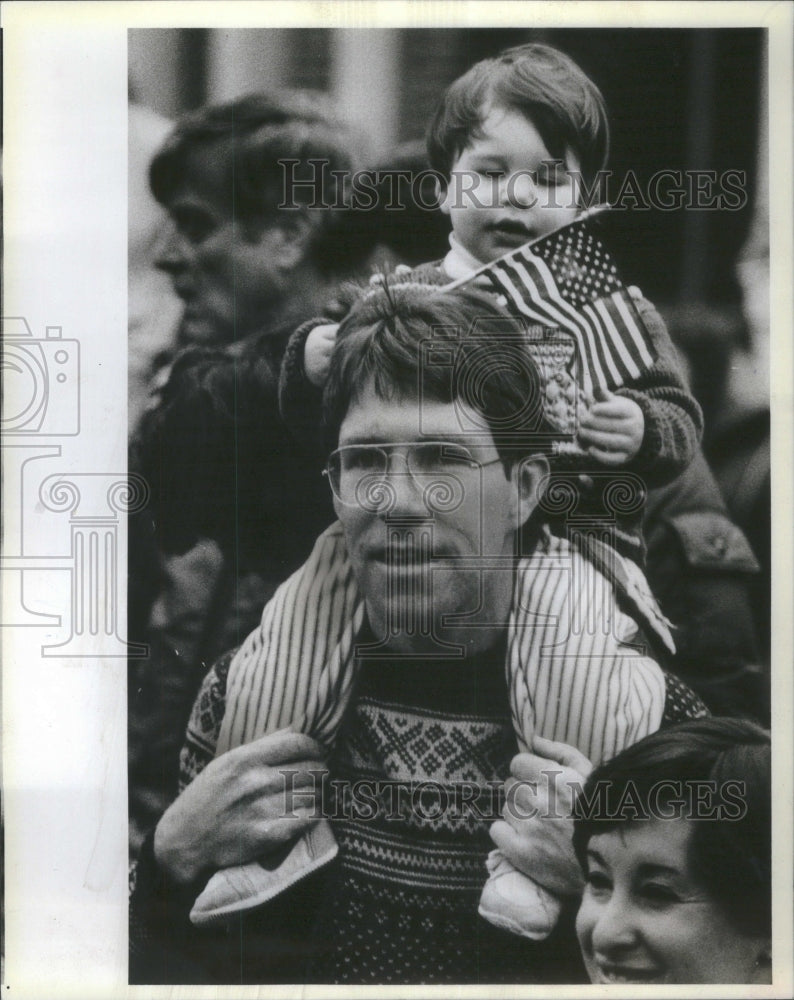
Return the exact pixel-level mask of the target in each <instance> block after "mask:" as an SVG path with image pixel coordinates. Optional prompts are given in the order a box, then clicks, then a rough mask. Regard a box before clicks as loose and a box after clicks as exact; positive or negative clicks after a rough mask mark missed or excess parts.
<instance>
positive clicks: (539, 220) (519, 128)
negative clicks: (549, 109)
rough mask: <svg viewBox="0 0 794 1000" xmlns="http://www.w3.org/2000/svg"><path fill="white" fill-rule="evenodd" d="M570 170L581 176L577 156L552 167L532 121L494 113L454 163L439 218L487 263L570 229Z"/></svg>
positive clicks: (573, 207)
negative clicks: (447, 219)
mask: <svg viewBox="0 0 794 1000" xmlns="http://www.w3.org/2000/svg"><path fill="white" fill-rule="evenodd" d="M571 170H573V171H578V170H579V161H578V159H577V157H576V155H575V154H574V153H573V151H572V150H570V149H568V150H567V151H566V155H565V162H564V163H563V164H560V163H557V164H556V166H555V164H554V158H553V157H552V155H551V153H550V152H549V151H548V149H547V148H546V144H545V143H544V141H543V139H542V138H541V136H540V133H539V132H538V130H537V129H536V128H535V126H534V125H533V124H532V122H531V121H529V119H527V118H525V117H524V116H523V115H522V114H520V113H519V112H517V111H511V110H509V109H506V108H501V107H493V108H491V109H490V110H489V111H488V113H487V114H486V116H485V120H484V122H483V127H482V136H481V137H480V138H476V139H472V140H471V142H470V143H469V145H468V146H467V147H466V148H465V149H464V150H463V152H462V153H461V154H460V155H459V156H458V158H457V160H456V161H455V162H454V163H453V165H452V177H451V180H450V184H449V187H448V188H447V191H446V192H445V194H444V197H443V201H442V203H441V210H442V212H444V213H445V214H446V215H449V217H450V221H451V222H452V229H453V231H454V233H455V235H456V236H457V238H458V239H459V240H460V242H461V243H462V244H463V246H464V247H465V248H466V249H467V250H468V251H469V253H470V254H473V255H474V256H475V257H476V258H477V259H478V260H479V261H481V262H482V263H487V262H488V261H491V260H494V259H495V258H497V257H501V256H502V254H505V253H507V252H508V251H510V250H515V249H516V247H519V246H521V245H522V244H523V243H526V242H528V241H529V240H532V239H537V238H538V237H540V236H547V235H548V234H549V233H552V232H554V230H555V229H559V228H560V226H563V225H565V224H566V223H568V222H571V221H573V219H574V218H575V217H576V215H577V214H578V211H579V210H578V207H577V205H576V188H575V187H574V182H573V180H572V178H571V176H570V173H569V171H571Z"/></svg>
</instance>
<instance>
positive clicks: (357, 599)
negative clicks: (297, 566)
mask: <svg viewBox="0 0 794 1000" xmlns="http://www.w3.org/2000/svg"><path fill="white" fill-rule="evenodd" d="M324 416H325V428H326V435H327V441H328V445H329V450H330V457H329V459H328V463H327V466H326V475H327V478H328V480H329V482H330V486H331V490H332V493H333V499H334V508H335V511H336V514H337V517H338V523H337V524H335V525H333V526H332V527H331V528H329V529H328V530H327V531H326V532H325V533H324V534H323V535H322V536H321V537H320V539H318V542H317V545H316V546H315V549H314V552H313V553H312V555H311V557H310V558H309V560H308V561H307V563H306V564H305V565H304V566H303V567H302V569H301V570H299V571H298V572H297V573H296V574H295V575H294V576H293V577H292V578H290V580H288V581H287V582H286V583H285V584H284V585H283V586H282V587H281V588H280V589H279V591H278V592H277V594H276V596H275V597H274V598H273V600H272V601H271V602H270V603H269V604H268V606H267V607H266V608H265V611H264V613H263V617H262V622H261V625H260V627H259V628H258V629H257V630H256V631H255V632H254V633H252V634H251V635H250V636H249V637H248V639H247V640H246V641H245V643H244V644H243V646H242V647H241V649H240V650H239V651H238V652H237V653H236V655H234V657H233V658H231V665H230V660H229V658H226V659H225V660H224V661H222V662H221V663H219V664H217V665H216V667H215V668H214V669H213V670H212V671H211V672H210V674H209V675H208V677H207V679H206V681H205V684H204V686H203V688H202V691H201V693H200V695H199V699H198V701H197V703H196V707H195V709H194V713H193V717H192V720H191V723H190V726H189V730H188V739H187V743H186V746H185V748H184V750H183V756H182V764H183V784H184V785H185V788H184V791H183V793H182V794H181V795H180V797H179V798H178V799H177V800H176V802H175V803H174V804H173V805H172V806H171V808H170V809H169V810H168V811H167V812H166V813H165V815H164V816H163V818H162V820H161V821H160V823H159V824H158V827H157V829H156V831H155V833H154V836H153V837H151V838H150V839H149V841H148V842H147V845H146V846H145V848H144V851H143V854H142V860H141V863H140V866H139V872H138V885H137V888H136V890H135V893H134V895H133V928H132V935H131V938H132V943H133V951H132V961H131V978H132V980H133V981H138V982H153V981H174V982H185V981H190V982H285V981H292V982H307V981H314V982H333V983H359V984H360V983H389V982H391V983H417V982H422V983H432V982H436V983H440V982H445V983H458V982H461V983H465V982H469V983H471V982H481V983H489V982H576V981H584V971H583V969H582V968H581V965H580V963H579V959H578V957H577V955H576V948H575V939H574V936H573V933H572V925H571V916H572V910H573V908H574V907H573V904H574V902H575V898H576V894H577V893H578V892H579V890H580V888H581V874H580V872H579V869H578V867H577V865H576V862H575V859H574V856H573V851H572V847H571V844H570V829H569V824H568V825H566V824H567V823H568V821H567V820H566V819H565V818H564V817H563V816H562V815H561V814H557V813H555V812H554V810H553V807H552V804H550V803H549V802H548V801H546V802H545V806H544V804H543V800H544V794H546V795H547V793H548V789H547V790H546V792H545V793H544V792H543V791H542V790H538V789H533V788H532V787H531V786H530V784H529V783H528V781H527V775H528V773H529V772H528V770H527V768H528V767H529V766H530V765H531V764H532V762H533V761H537V759H538V758H536V757H532V756H531V755H530V754H529V753H528V751H529V750H530V749H531V748H533V746H534V748H535V749H536V750H538V749H541V748H542V747H543V745H544V744H543V743H540V744H537V743H533V739H535V738H537V737H546V738H548V739H551V740H557V741H561V742H564V743H568V744H572V745H573V746H576V747H578V748H579V750H580V751H581V752H582V753H584V754H585V756H587V757H588V758H590V759H592V760H601V759H605V758H607V757H609V756H611V755H613V754H614V753H615V752H616V751H617V750H618V749H620V748H621V747H622V746H624V745H626V744H628V743H631V742H634V741H636V740H637V739H639V738H640V737H641V736H643V735H645V734H646V733H648V732H651V731H653V730H655V729H656V728H658V727H659V725H661V724H662V723H663V721H665V720H666V719H671V718H675V717H680V716H681V715H686V714H691V713H693V712H696V711H697V710H698V709H697V705H696V703H695V701H694V699H692V698H690V696H689V695H688V693H687V692H685V691H683V690H682V689H681V688H680V686H677V685H676V683H675V682H674V681H673V680H672V679H671V678H670V677H669V676H668V675H666V674H665V673H664V671H662V670H661V668H660V667H659V666H658V665H657V663H656V662H655V660H654V659H653V658H652V657H651V656H650V655H649V653H648V646H649V643H650V642H652V641H653V642H656V643H658V644H660V645H661V644H665V643H669V641H670V640H669V634H668V633H667V630H666V628H665V626H664V624H663V623H662V621H661V620H660V618H659V616H658V613H657V612H656V609H655V606H654V605H653V603H652V599H651V598H650V597H649V596H647V594H645V593H644V592H643V591H642V588H641V587H640V586H639V585H638V584H637V582H636V581H634V583H633V585H632V586H626V587H625V588H624V589H623V590H620V588H619V585H618V584H617V583H616V581H617V580H618V579H619V578H620V574H619V573H618V572H615V573H613V574H611V575H609V576H608V575H607V570H606V567H602V568H601V569H599V568H597V567H596V566H595V565H594V564H593V562H591V561H589V560H588V559H586V558H585V556H584V555H582V554H581V552H579V551H578V550H577V548H576V546H575V545H573V544H572V543H571V542H570V541H569V540H566V539H561V538H555V537H553V536H551V534H550V533H549V532H548V531H546V530H544V529H543V528H538V529H532V530H527V529H526V528H525V525H526V524H527V522H528V521H529V519H530V517H531V515H532V513H533V511H535V509H536V507H537V505H538V503H539V500H540V498H541V496H542V493H543V488H544V481H545V479H546V477H547V474H548V471H549V461H550V459H551V461H554V460H555V459H554V453H555V450H556V449H555V440H556V439H558V438H559V433H558V432H554V431H553V430H552V428H551V426H550V425H549V424H547V423H546V421H545V419H544V416H543V400H542V393H541V379H540V376H539V373H538V370H537V368H536V367H535V365H534V363H533V362H532V360H531V359H530V358H529V356H528V354H527V353H526V351H525V348H524V331H523V330H522V329H521V328H518V329H516V327H515V324H514V321H512V320H510V319H509V317H507V316H506V315H505V314H503V313H502V311H501V309H500V307H499V306H498V305H497V303H496V302H495V301H494V300H493V298H492V297H491V296H489V295H487V294H484V293H481V292H479V291H476V290H474V291H472V290H469V291H463V290H459V291H457V292H454V293H444V292H441V291H440V290H438V289H433V288H429V287H427V286H416V285H411V284H407V285H405V286H402V287H401V286H399V285H387V286H384V287H383V288H381V289H375V290H373V291H371V292H370V293H369V294H368V295H367V296H365V297H364V298H363V300H362V301H361V302H360V303H359V304H358V305H356V306H355V307H354V308H353V310H352V311H351V312H350V314H349V315H348V317H347V318H346V319H345V321H344V322H343V324H342V326H341V327H340V331H339V336H338V341H337V345H336V347H335V350H334V356H333V359H332V364H331V371H330V376H329V381H328V384H327V387H326V390H325V397H324ZM616 558H617V559H618V560H619V557H616ZM517 751H523V753H520V754H519V756H518V757H516V756H515V755H516V753H517ZM213 757H214V759H213ZM513 758H514V759H513ZM511 759H512V777H511ZM558 770H559V768H558ZM299 835H300V836H299ZM296 837H297V838H298V839H297V840H296ZM492 840H493V842H495V843H496V844H497V846H498V848H500V850H499V851H497V852H496V853H493V852H492V853H491V855H490V856H489V850H490V849H491V848H492V847H493V844H492ZM527 857H529V858H530V859H532V864H531V865H527V864H526V858H527ZM285 858H286V861H285ZM511 860H512V861H516V862H517V863H518V864H519V865H520V867H521V868H523V870H524V872H525V873H526V874H524V873H522V871H519V870H517V869H516V868H515V867H513V865H512V864H511ZM486 861H487V868H488V870H486ZM237 865H240V866H241V867H240V868H236V867H235V866H237ZM529 868H531V870H528V869H529ZM218 869H221V871H220V872H218ZM488 871H490V878H489V877H488ZM213 872H217V874H215V875H214V876H213V875H212V873H213ZM210 876H212V877H211V878H210V880H209V883H208V877H210ZM528 876H531V878H530V877H528ZM197 895H198V898H196V897H197ZM188 911H190V916H189V918H188ZM483 917H485V919H483ZM191 921H192V924H193V926H191ZM141 926H143V927H144V929H145V930H146V934H145V935H141V934H140V933H139V930H140V927H141ZM158 935H159V936H160V938H161V941H162V936H163V935H167V936H168V938H169V943H170V945H171V948H170V949H168V950H164V951H165V954H162V953H161V954H159V956H158V955H154V956H153V949H152V948H151V947H150V948H149V949H148V951H147V950H146V949H145V948H143V947H141V946H140V942H141V941H142V940H144V939H145V938H146V937H148V941H149V942H151V941H152V940H153V939H154V940H156V939H157V937H158ZM232 941H233V942H234V947H233V948H232V947H231V943H232Z"/></svg>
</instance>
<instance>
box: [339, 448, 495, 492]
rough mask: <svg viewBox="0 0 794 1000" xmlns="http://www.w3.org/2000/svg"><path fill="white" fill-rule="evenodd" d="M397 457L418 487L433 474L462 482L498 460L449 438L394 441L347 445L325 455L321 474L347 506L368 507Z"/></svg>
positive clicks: (388, 476)
mask: <svg viewBox="0 0 794 1000" xmlns="http://www.w3.org/2000/svg"><path fill="white" fill-rule="evenodd" d="M395 458H400V459H401V460H402V462H403V465H404V466H405V471H406V472H407V474H408V476H409V477H410V478H411V480H412V481H413V483H414V484H415V485H416V486H417V487H419V489H420V490H425V489H426V487H427V485H428V483H430V482H432V479H433V477H434V476H435V477H438V476H447V477H449V476H453V477H455V479H456V480H457V481H459V482H460V483H461V485H463V483H464V482H465V481H466V480H467V479H470V478H471V476H472V474H473V473H476V472H477V471H478V470H480V469H482V468H485V467H486V466H488V465H494V464H495V463H496V462H500V461H501V459H500V458H499V457H498V456H497V457H496V458H491V459H486V460H485V461H482V460H481V459H478V458H476V457H475V455H474V454H473V452H472V450H471V449H470V448H469V447H468V446H467V445H464V444H459V443H457V442H451V441H397V442H394V443H391V444H347V445H343V446H342V447H341V448H337V450H336V451H334V452H332V453H331V455H330V456H329V458H328V463H327V465H326V467H325V469H324V470H323V475H325V476H327V477H328V482H329V483H330V485H331V490H332V491H333V494H334V496H335V497H336V498H337V500H339V502H340V503H343V504H345V505H348V506H356V507H358V506H362V498H363V497H365V496H366V497H367V498H368V499H367V500H366V501H365V502H364V503H363V506H365V507H369V506H371V503H372V501H371V499H369V498H370V497H371V496H372V492H373V489H374V488H377V487H378V486H379V485H380V484H384V483H386V482H387V480H388V479H389V478H390V477H391V476H392V475H395V474H396V472H395V469H394V465H393V462H394V459H395Z"/></svg>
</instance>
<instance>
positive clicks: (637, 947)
mask: <svg viewBox="0 0 794 1000" xmlns="http://www.w3.org/2000/svg"><path fill="white" fill-rule="evenodd" d="M694 822H695V821H693V820H686V819H673V820H664V819H652V820H649V821H635V822H633V823H629V824H623V825H621V826H618V827H614V828H613V829H611V830H609V831H608V832H605V833H602V834H598V835H596V836H593V837H591V838H590V841H589V843H588V845H587V872H586V886H585V891H584V896H583V898H582V905H581V907H580V909H579V914H578V916H577V919H576V931H577V934H578V937H579V944H580V947H581V949H582V956H583V958H584V962H585V965H586V967H587V972H588V974H589V976H590V979H591V980H592V981H593V982H594V983H751V982H770V981H771V980H770V966H769V960H768V954H769V941H768V940H764V939H762V938H756V937H752V936H749V935H747V934H744V933H741V932H740V931H738V930H737V929H736V928H735V927H734V926H733V925H732V924H731V923H730V922H729V920H728V918H727V916H726V914H725V913H724V911H723V909H722V908H721V907H720V906H719V905H718V904H717V903H716V902H715V901H714V900H713V899H712V898H711V897H710V896H709V895H708V893H707V892H706V890H705V889H704V888H703V886H702V884H700V883H699V881H698V879H697V874H696V872H695V871H693V870H692V865H691V860H690V850H689V846H690V839H691V836H692V827H693V824H694ZM725 877H726V878H730V877H731V874H730V872H726V873H725Z"/></svg>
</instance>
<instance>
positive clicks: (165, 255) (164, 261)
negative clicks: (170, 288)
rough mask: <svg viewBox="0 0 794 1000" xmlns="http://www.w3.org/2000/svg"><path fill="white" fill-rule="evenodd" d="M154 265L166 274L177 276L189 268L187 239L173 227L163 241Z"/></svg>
mask: <svg viewBox="0 0 794 1000" xmlns="http://www.w3.org/2000/svg"><path fill="white" fill-rule="evenodd" d="M154 263H155V267H157V268H159V269H160V270H161V271H165V272H166V274H176V273H177V272H179V271H181V270H183V269H184V268H185V267H186V266H187V253H186V247H185V239H184V237H183V236H181V235H180V234H179V232H178V230H177V229H176V228H174V227H172V228H171V230H170V231H169V233H168V235H167V236H166V237H165V238H164V239H163V242H162V244H161V246H160V248H159V251H158V253H157V256H156V258H155V262H154Z"/></svg>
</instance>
